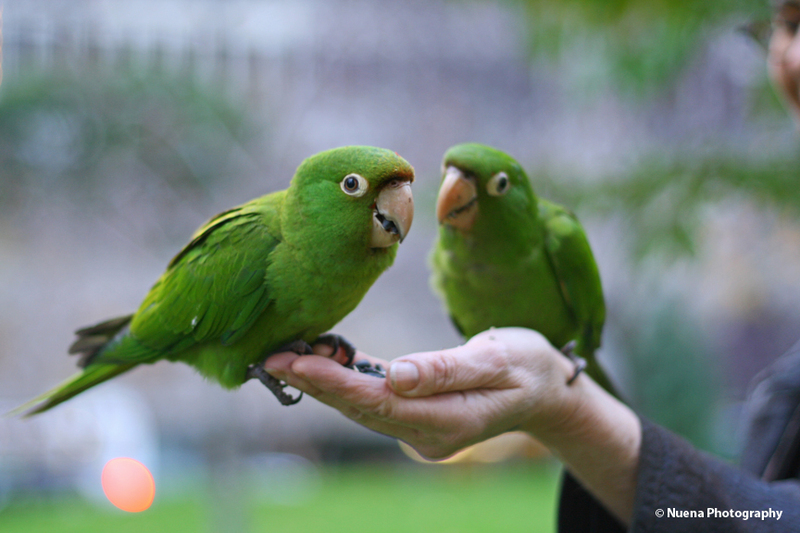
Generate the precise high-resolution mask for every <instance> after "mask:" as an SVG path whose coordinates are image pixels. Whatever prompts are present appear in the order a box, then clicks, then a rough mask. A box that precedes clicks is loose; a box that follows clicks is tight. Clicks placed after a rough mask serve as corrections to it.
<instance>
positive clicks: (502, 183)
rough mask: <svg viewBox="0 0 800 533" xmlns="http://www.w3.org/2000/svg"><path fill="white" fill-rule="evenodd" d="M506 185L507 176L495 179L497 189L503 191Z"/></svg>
mask: <svg viewBox="0 0 800 533" xmlns="http://www.w3.org/2000/svg"><path fill="white" fill-rule="evenodd" d="M507 185H508V178H506V177H505V176H503V177H501V178H500V179H499V180H498V181H497V190H498V191H504V190H505V188H506V186H507Z"/></svg>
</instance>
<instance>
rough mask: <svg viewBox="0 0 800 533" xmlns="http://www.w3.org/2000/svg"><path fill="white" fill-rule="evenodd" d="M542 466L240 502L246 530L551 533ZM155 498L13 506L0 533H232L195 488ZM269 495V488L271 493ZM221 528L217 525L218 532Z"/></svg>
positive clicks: (1, 514) (414, 473)
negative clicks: (137, 506)
mask: <svg viewBox="0 0 800 533" xmlns="http://www.w3.org/2000/svg"><path fill="white" fill-rule="evenodd" d="M551 466H552V465H550V464H544V465H543V464H541V463H533V462H526V463H519V464H516V463H515V464H513V465H508V467H505V466H503V465H499V466H474V467H467V468H464V467H458V466H440V465H427V466H424V467H419V466H418V465H412V466H411V468H409V465H408V464H403V465H402V466H400V465H397V466H393V465H381V464H368V465H362V466H355V467H339V468H330V467H328V468H323V469H322V470H321V484H320V487H319V490H318V491H317V492H316V493H314V494H313V495H310V496H309V497H303V498H299V499H298V500H297V501H295V502H292V503H289V504H283V505H278V504H275V503H268V500H267V499H266V498H264V497H263V496H262V495H259V494H258V492H257V491H252V492H250V493H249V494H248V496H249V498H248V502H247V509H248V512H247V517H246V518H245V519H244V521H245V523H246V524H245V526H244V530H245V531H251V532H253V533H255V532H261V531H281V532H283V533H293V532H307V531H325V532H330V533H336V532H339V531H343V532H348V533H358V532H370V533H372V532H387V533H388V532H406V531H470V532H474V533H479V532H482V531H486V532H495V531H504V532H509V533H510V532H515V531H519V532H523V531H524V532H526V533H535V532H542V533H544V532H550V531H553V530H554V527H555V511H554V509H555V498H556V486H557V483H558V479H557V470H556V469H555V468H551ZM159 490H160V489H158V488H157V489H156V500H155V502H154V503H153V506H152V507H151V508H150V509H148V510H147V511H144V512H142V513H124V512H122V511H118V510H116V509H114V508H112V507H111V504H110V503H107V502H105V505H104V507H107V508H98V507H96V506H93V505H91V504H89V503H88V502H86V501H84V500H82V499H80V498H79V497H76V496H69V495H61V496H58V497H51V498H43V497H41V496H39V497H38V498H26V497H18V498H15V499H12V500H11V502H10V503H9V505H8V507H6V508H5V509H0V531H3V532H4V533H17V532H19V533H22V532H24V533H36V532H52V531H58V532H59V533H70V532H76V533H78V532H80V533H94V532H107V531H115V532H118V533H122V532H128V531H130V532H134V531H136V532H139V531H169V532H171V533H182V532H191V533H196V532H198V531H234V528H233V527H229V528H228V529H227V530H226V529H225V528H224V527H213V526H212V527H209V526H211V524H210V523H209V516H208V515H209V511H210V509H211V508H212V507H213V505H214V503H213V502H211V503H209V502H208V501H206V500H205V499H204V495H203V493H202V489H201V488H200V487H198V486H197V485H194V486H193V487H192V492H189V493H183V494H181V495H177V494H173V495H168V494H162V493H160V492H159ZM274 491H275V492H278V491H279V489H278V488H274ZM223 526H224V525H223Z"/></svg>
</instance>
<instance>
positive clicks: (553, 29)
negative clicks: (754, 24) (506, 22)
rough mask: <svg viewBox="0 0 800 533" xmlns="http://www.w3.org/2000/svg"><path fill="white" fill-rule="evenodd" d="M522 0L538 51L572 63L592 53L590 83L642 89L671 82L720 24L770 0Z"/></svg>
mask: <svg viewBox="0 0 800 533" xmlns="http://www.w3.org/2000/svg"><path fill="white" fill-rule="evenodd" d="M520 1H521V3H522V4H523V6H524V7H525V13H526V16H527V20H528V24H529V29H530V31H529V35H530V49H531V53H532V54H533V55H534V56H539V55H544V56H547V57H551V58H556V57H560V58H561V59H562V61H561V65H560V66H562V67H566V68H570V65H571V64H574V63H577V64H580V63H582V62H584V61H585V60H586V58H587V57H588V58H590V60H591V62H592V63H593V64H592V67H591V68H592V69H593V70H594V72H595V73H596V74H597V75H596V76H592V77H591V79H587V80H586V81H587V82H588V83H589V84H591V85H596V84H597V83H598V82H605V83H610V84H612V85H613V86H614V87H615V88H616V89H623V90H625V91H628V92H631V93H633V94H639V95H642V94H646V93H648V92H650V91H652V90H653V89H659V88H662V87H663V86H664V85H669V82H670V81H671V80H674V79H675V78H676V75H677V74H678V73H679V71H680V69H681V68H682V67H683V66H684V65H685V64H686V63H687V61H688V60H689V59H691V56H692V53H693V52H695V51H697V50H698V49H699V48H700V45H701V44H702V42H703V39H705V38H706V37H707V35H708V32H709V31H711V30H713V29H714V28H715V27H717V26H719V25H720V24H731V25H734V24H735V25H741V24H743V23H746V22H749V21H757V20H768V19H769V16H770V9H769V2H768V0H715V1H713V2H696V1H693V0H561V1H557V2H556V1H553V0H520ZM579 68H585V66H584V67H580V66H579Z"/></svg>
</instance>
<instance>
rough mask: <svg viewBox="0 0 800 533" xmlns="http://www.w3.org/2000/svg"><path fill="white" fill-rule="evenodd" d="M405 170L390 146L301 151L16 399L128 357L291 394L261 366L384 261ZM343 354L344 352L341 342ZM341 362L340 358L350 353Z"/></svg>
mask: <svg viewBox="0 0 800 533" xmlns="http://www.w3.org/2000/svg"><path fill="white" fill-rule="evenodd" d="M413 180H414V169H413V168H412V167H411V165H409V164H408V162H406V161H405V160H404V159H403V158H401V157H400V156H398V155H397V154H396V153H395V152H392V151H389V150H384V149H381V148H373V147H369V146H349V147H344V148H337V149H333V150H328V151H326V152H322V153H319V154H317V155H315V156H312V157H310V158H308V159H306V160H305V161H304V162H303V163H302V164H301V165H300V167H298V169H297V172H296V173H295V175H294V177H293V178H292V181H291V184H290V185H289V188H288V189H286V190H283V191H278V192H274V193H272V194H267V195H266V196H262V197H260V198H257V199H255V200H252V201H250V202H248V203H246V204H243V205H240V206H238V207H234V208H233V209H229V210H228V211H225V212H223V213H221V214H219V215H217V216H215V217H214V218H212V219H211V220H209V221H208V222H207V223H206V224H204V225H203V226H201V227H200V228H199V229H198V230H197V231H196V232H195V234H194V235H193V237H192V239H191V242H189V244H187V245H186V246H185V247H184V248H183V249H182V250H181V251H180V252H179V253H178V255H176V256H175V257H174V258H173V259H172V261H170V263H169V265H168V266H167V269H166V271H165V272H164V274H163V275H162V276H161V278H159V280H158V281H156V283H155V285H153V287H152V288H151V289H150V292H149V293H148V294H147V296H145V298H144V301H143V302H142V304H141V306H140V307H139V310H138V311H136V312H135V313H133V314H131V315H127V316H123V317H120V318H115V319H111V320H107V321H105V322H102V323H100V324H97V325H95V326H91V327H88V328H84V329H82V330H79V331H78V332H77V335H78V340H77V341H76V342H75V343H74V344H73V345H72V347H71V348H70V353H79V354H81V358H80V361H79V363H78V364H79V366H81V367H83V370H82V371H81V372H80V373H78V374H76V375H75V376H74V377H72V378H70V379H69V380H68V381H66V382H65V383H63V384H62V385H60V386H58V387H56V388H55V389H53V390H51V391H49V392H47V393H45V394H43V395H42V396H40V397H38V398H36V399H34V400H32V401H31V402H28V404H26V405H24V406H22V407H21V408H19V409H17V410H16V411H17V412H20V411H22V410H25V409H27V408H30V407H34V409H33V410H32V411H31V412H30V413H28V414H33V413H38V412H41V411H45V410H47V409H50V408H51V407H53V406H55V405H58V404H59V403H61V402H63V401H65V400H68V399H69V398H71V397H73V396H75V395H76V394H78V393H80V392H82V391H84V390H86V389H88V388H90V387H92V386H94V385H97V384H98V383H101V382H103V381H106V380H108V379H110V378H113V377H114V376H117V375H119V374H122V373H123V372H126V371H128V370H130V369H131V368H133V367H135V366H137V365H140V364H150V363H154V362H156V361H159V360H162V359H166V360H169V361H182V362H184V363H187V364H189V365H191V366H193V367H195V368H196V369H197V370H198V371H199V372H200V374H202V375H203V376H204V377H206V378H208V379H211V380H213V381H216V382H218V383H219V384H220V385H222V386H223V387H225V388H229V389H230V388H235V387H238V386H240V385H241V384H242V383H244V382H245V381H246V380H248V379H250V378H256V379H259V380H260V381H262V382H263V383H264V384H265V385H267V386H268V387H269V388H270V390H272V391H273V393H275V395H276V396H277V397H278V399H279V400H280V401H281V403H284V404H287V405H288V404H291V403H294V402H295V401H296V400H295V399H294V398H292V397H291V396H289V395H287V394H285V393H284V392H283V390H282V389H283V387H284V386H285V385H284V384H283V383H281V382H278V380H276V379H275V378H273V377H272V376H270V375H269V374H267V373H266V372H265V371H264V368H263V362H264V360H265V359H266V358H267V357H269V355H270V354H272V353H274V352H276V351H278V350H283V349H295V350H301V351H303V352H307V351H308V349H309V348H308V345H307V343H312V342H314V341H316V340H319V341H322V342H328V343H330V344H332V345H334V346H338V343H339V342H340V341H341V340H342V339H341V338H339V337H336V336H332V335H327V336H323V337H320V336H321V334H322V333H324V332H325V331H328V330H329V329H330V328H332V327H333V326H334V325H335V324H336V323H337V322H339V321H340V320H341V319H342V318H344V317H345V315H347V314H348V313H349V312H350V311H352V310H353V309H354V308H355V307H356V305H357V304H358V303H359V302H360V301H361V299H362V298H363V297H364V295H365V294H366V292H367V290H368V289H369V288H370V286H371V285H372V284H373V283H374V282H375V280H376V279H378V276H380V275H381V273H382V272H383V271H384V270H386V269H387V268H388V267H389V266H390V265H391V264H392V262H393V261H394V257H395V254H396V253H397V243H398V241H401V240H402V239H403V238H404V237H405V236H406V234H407V233H408V230H409V228H410V227H411V221H412V218H413V214H414V202H413V199H412V194H411V187H410V185H411V182H412V181H413ZM346 351H347V352H348V355H349V357H350V358H351V359H352V353H353V352H354V350H353V349H352V347H349V346H348V347H346ZM350 363H352V360H351V361H350Z"/></svg>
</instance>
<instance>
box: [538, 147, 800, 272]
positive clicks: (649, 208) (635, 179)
mask: <svg viewBox="0 0 800 533" xmlns="http://www.w3.org/2000/svg"><path fill="white" fill-rule="evenodd" d="M538 181H543V182H546V184H547V188H548V189H550V190H551V191H552V194H553V196H554V197H557V198H560V199H562V200H563V201H564V203H566V204H567V205H569V206H571V207H573V208H575V209H579V211H580V212H581V214H589V213H591V214H599V215H605V216H615V217H619V218H621V219H622V220H624V223H625V226H626V227H628V228H629V229H630V230H631V231H630V237H631V238H632V239H633V250H634V253H635V256H636V257H638V258H642V257H644V256H646V255H648V254H650V253H656V252H658V253H662V254H663V255H665V256H666V257H667V258H670V257H671V258H676V257H680V256H685V255H687V254H692V253H694V251H695V248H696V242H697V239H698V230H699V228H700V226H701V224H702V217H703V211H704V208H705V206H706V205H708V204H709V203H714V202H719V201H721V200H723V199H725V198H731V197H738V198H742V199H747V200H750V201H752V202H755V203H756V204H757V205H759V206H760V207H762V208H764V209H772V210H775V211H777V212H779V213H787V214H789V215H791V216H793V217H800V158H799V157H797V156H796V155H793V154H789V155H787V154H780V153H777V154H776V153H773V151H771V150H767V149H764V150H763V152H762V153H760V154H746V153H745V154H742V153H738V154H730V153H710V154H705V155H704V154H694V155H693V156H689V155H687V154H655V155H651V156H649V157H647V158H646V159H645V160H643V161H642V162H641V163H639V164H636V165H632V167H631V170H630V171H629V172H627V173H624V174H623V175H621V176H618V177H607V178H605V179H598V180H595V181H592V182H583V183H581V185H580V186H575V180H571V179H567V180H564V179H554V178H553V177H552V176H542V177H539V179H538Z"/></svg>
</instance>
